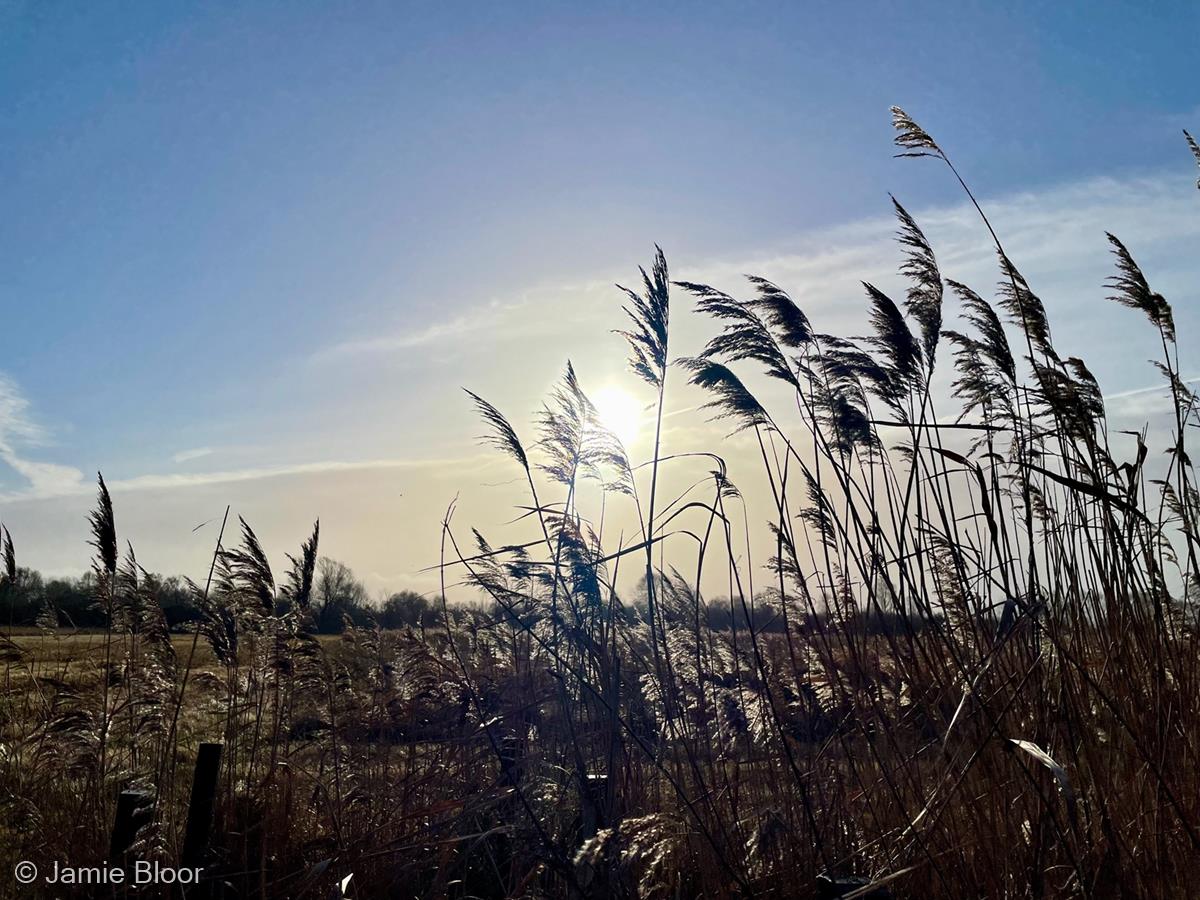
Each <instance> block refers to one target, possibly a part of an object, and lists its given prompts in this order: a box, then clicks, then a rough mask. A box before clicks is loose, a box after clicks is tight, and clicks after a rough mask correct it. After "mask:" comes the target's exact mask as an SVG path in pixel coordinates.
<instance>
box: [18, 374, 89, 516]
mask: <svg viewBox="0 0 1200 900" xmlns="http://www.w3.org/2000/svg"><path fill="white" fill-rule="evenodd" d="M44 440H45V432H44V430H43V429H42V428H41V427H40V426H39V425H37V423H35V422H34V421H33V419H32V418H31V417H30V414H29V401H28V400H27V399H26V397H25V395H24V394H23V393H22V392H21V390H20V388H19V387H18V386H17V383H16V382H15V381H13V380H12V379H11V378H10V377H9V376H7V375H4V374H2V373H0V460H3V461H4V463H5V464H6V465H7V466H8V467H9V468H10V469H12V470H13V471H14V472H16V473H17V474H18V475H20V476H21V477H22V478H23V479H25V481H26V482H27V485H28V486H27V489H26V490H27V492H28V493H33V494H37V495H40V496H58V495H61V494H65V493H71V492H72V491H75V490H77V489H78V488H79V487H80V486H81V485H83V484H84V480H83V472H81V471H80V470H79V469H76V468H73V467H72V466H64V465H59V464H58V463H50V462H42V461H38V460H34V459H30V458H29V457H28V455H27V453H28V448H30V447H36V446H39V445H41V444H42V443H43V442H44Z"/></svg>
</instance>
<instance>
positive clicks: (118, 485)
mask: <svg viewBox="0 0 1200 900" xmlns="http://www.w3.org/2000/svg"><path fill="white" fill-rule="evenodd" d="M491 458H492V457H491V456H490V455H488V454H478V455H475V456H467V457H459V458H447V457H438V458H431V459H400V458H397V459H368V460H357V461H344V460H326V461H322V462H313V463H299V464H296V465H286V466H261V467H257V468H246V469H232V470H228V471H223V472H205V473H196V474H171V475H138V476H134V477H132V478H116V479H112V480H107V483H108V487H109V489H110V490H112V491H116V490H122V491H149V490H165V489H182V488H194V487H207V486H209V485H214V484H232V483H236V482H240V481H259V480H262V479H266V478H282V477H286V476H291V475H312V474H331V473H336V472H356V471H362V470H365V469H438V468H442V467H446V468H453V467H458V466H467V465H472V464H474V465H478V464H481V463H483V462H485V461H487V460H490V459H491ZM72 471H74V472H76V473H77V474H79V480H78V483H71V484H69V485H67V484H64V485H63V486H62V487H61V488H59V489H54V490H45V491H38V490H35V489H34V488H33V487H32V486H31V488H30V489H29V490H27V491H22V492H17V493H10V494H4V495H0V500H2V501H7V502H18V501H23V500H49V499H54V498H58V497H67V496H78V495H85V494H90V493H91V492H92V491H94V490H95V487H94V485H92V484H91V483H89V482H85V481H83V478H82V473H79V472H78V470H72Z"/></svg>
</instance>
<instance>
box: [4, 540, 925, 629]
mask: <svg viewBox="0 0 1200 900" xmlns="http://www.w3.org/2000/svg"><path fill="white" fill-rule="evenodd" d="M147 582H148V584H149V585H150V586H151V588H152V590H154V592H155V593H156V594H157V596H158V603H159V606H161V607H162V610H163V614H164V615H165V616H166V620H167V627H168V628H170V629H172V630H174V631H182V630H186V629H187V626H188V624H189V623H190V622H192V621H195V620H197V619H199V617H200V614H199V611H198V610H197V608H196V604H195V601H194V599H193V597H192V594H191V591H190V590H189V589H188V587H187V583H186V581H185V579H183V578H182V577H180V576H178V575H158V574H150V575H147ZM312 609H313V613H314V622H315V626H316V630H317V632H318V633H320V634H339V633H341V632H342V631H343V630H344V629H345V627H346V623H347V622H349V623H350V624H352V625H355V626H358V627H363V626H368V625H378V626H379V627H381V628H392V629H394V628H413V629H415V630H419V631H424V630H425V629H428V628H434V627H441V626H442V625H443V620H442V610H441V604H440V602H439V601H437V600H436V598H434V599H431V598H429V597H426V596H424V595H422V594H419V593H417V592H416V591H410V590H404V591H397V592H395V593H393V594H391V595H389V596H388V597H386V598H383V599H381V600H372V599H371V597H370V595H369V594H368V592H367V589H366V587H365V586H364V585H363V583H362V582H361V581H360V580H359V579H358V578H357V576H355V574H354V572H353V570H352V569H351V568H350V567H349V566H347V565H346V564H345V563H342V562H339V561H337V560H335V559H330V558H329V557H321V559H320V560H319V561H318V563H317V577H316V583H315V585H314V588H313V599H312ZM475 609H476V610H477V611H478V612H480V613H482V614H483V615H485V616H488V617H491V618H494V619H503V618H505V617H506V615H507V614H506V613H505V612H504V610H503V609H501V608H500V607H499V606H498V605H495V606H493V605H491V604H484V605H482V606H476V607H475ZM618 609H619V611H620V612H619V613H618V614H619V615H623V616H625V617H626V618H628V619H630V620H634V619H639V618H640V619H643V620H644V619H645V618H646V616H647V615H648V612H647V603H646V589H645V586H644V585H639V588H638V589H637V590H636V591H635V593H634V597H633V598H632V600H631V601H630V602H628V603H626V604H624V605H622V606H620V607H618ZM660 614H662V615H664V616H665V617H666V618H667V619H668V620H670V621H674V620H679V621H683V620H684V619H687V620H688V621H689V622H690V621H691V619H692V617H693V616H694V612H681V611H679V610H667V611H665V612H662V613H660ZM700 616H701V618H702V620H703V621H704V623H705V624H706V625H707V626H708V627H709V628H711V629H714V630H717V631H728V630H730V629H737V630H739V631H744V630H747V629H749V628H753V629H754V631H755V632H757V633H760V634H771V633H782V632H783V631H784V626H785V622H787V621H788V620H787V619H785V617H784V616H783V615H782V614H781V611H780V608H779V604H778V603H777V602H774V601H773V600H772V598H770V597H760V598H756V600H755V602H754V603H753V604H750V605H749V606H748V607H745V608H743V607H742V605H741V604H740V603H738V604H730V602H729V599H728V598H726V597H717V598H714V599H712V600H710V601H701V607H700ZM55 624H57V625H58V626H59V627H65V628H103V627H104V625H105V622H104V612H103V604H102V603H100V602H98V599H97V596H96V579H95V577H94V576H93V575H92V573H91V572H87V573H85V574H83V575H81V576H79V577H77V578H71V577H65V578H64V577H55V578H47V577H45V576H43V575H42V574H41V573H40V572H38V571H36V570H34V569H28V568H24V567H22V568H18V569H17V572H16V577H15V578H14V579H5V580H4V581H3V582H0V627H4V626H21V627H28V626H34V625H38V626H41V627H53V626H54V625H55ZM790 624H791V626H792V627H793V628H801V629H803V628H805V627H808V626H811V625H812V624H813V621H812V617H811V616H808V615H805V616H800V617H799V619H798V620H797V618H796V617H795V616H794V615H793V619H792V620H791V623H790ZM909 624H910V627H911V625H912V624H913V623H911V622H910V623H909ZM861 626H862V627H863V628H865V629H866V630H867V631H868V632H871V633H880V632H890V633H899V632H900V631H901V630H903V623H901V622H900V619H899V617H898V616H896V615H894V614H892V613H888V612H879V611H875V612H871V613H867V614H865V615H863V616H862V618H861Z"/></svg>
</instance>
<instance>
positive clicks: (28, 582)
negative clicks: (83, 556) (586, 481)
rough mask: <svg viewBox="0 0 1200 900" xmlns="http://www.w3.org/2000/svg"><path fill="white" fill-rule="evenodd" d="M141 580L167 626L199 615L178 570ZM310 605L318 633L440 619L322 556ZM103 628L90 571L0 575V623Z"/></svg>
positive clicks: (420, 601) (430, 607)
mask: <svg viewBox="0 0 1200 900" xmlns="http://www.w3.org/2000/svg"><path fill="white" fill-rule="evenodd" d="M146 581H147V583H148V584H149V586H150V587H151V590H153V591H154V593H155V594H156V595H157V597H158V604H159V606H161V607H162V610H163V614H164V616H165V617H166V620H167V626H168V627H169V628H170V629H172V630H176V631H180V630H186V629H187V627H188V624H189V623H190V622H193V621H196V620H198V619H199V617H200V613H199V610H198V609H197V608H196V603H195V600H194V598H193V597H192V593H191V591H190V590H189V589H188V586H187V582H186V580H185V579H184V578H182V577H181V576H178V575H162V574H148V575H147V576H146ZM312 608H313V612H314V620H315V624H316V629H317V631H318V632H320V633H322V634H337V633H339V632H341V631H342V630H343V629H344V628H345V626H346V622H347V621H349V622H350V623H352V624H353V625H356V626H365V625H369V624H372V623H377V624H378V625H379V626H380V627H383V628H404V627H405V626H409V627H412V628H427V627H431V626H432V625H434V624H436V622H438V621H439V620H440V611H439V609H440V607H438V606H437V605H435V604H434V603H433V602H432V601H430V600H429V599H428V598H426V597H424V596H422V595H421V594H418V593H417V592H415V591H398V592H396V593H393V594H391V595H390V596H388V597H387V598H386V599H383V600H382V601H372V600H371V598H370V596H369V594H368V592H367V589H366V587H365V586H364V585H363V583H362V582H361V581H360V580H359V579H358V578H357V577H356V576H355V574H354V572H353V571H352V570H351V569H350V567H349V566H347V565H345V564H344V563H341V562H338V561H337V560H335V559H330V558H328V557H322V558H321V559H320V561H319V562H318V564H317V578H316V583H315V585H314V589H313V599H312ZM34 625H38V626H41V627H53V626H55V625H57V626H58V627H62V628H103V627H104V625H105V621H104V607H103V604H102V603H101V602H99V599H98V597H97V595H96V578H95V576H94V575H93V574H92V573H91V572H85V573H84V574H83V575H81V576H78V577H70V576H67V577H47V576H44V575H42V573H41V572H38V571H37V570H36V569H29V568H25V567H20V568H18V569H17V570H16V577H15V578H12V579H8V578H5V579H0V627H9V626H21V627H29V626H34Z"/></svg>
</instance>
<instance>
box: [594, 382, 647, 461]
mask: <svg viewBox="0 0 1200 900" xmlns="http://www.w3.org/2000/svg"><path fill="white" fill-rule="evenodd" d="M592 403H593V405H595V407H596V413H597V415H598V416H599V417H600V424H602V425H603V426H604V427H605V428H607V429H608V430H609V431H611V432H612V433H613V434H615V435H616V436H617V439H618V440H620V442H621V443H622V444H624V445H625V446H626V447H628V446H629V445H630V444H631V443H633V441H634V440H636V439H637V436H638V433H639V432H640V431H641V429H642V418H643V415H644V413H645V409H644V406H643V404H642V403H641V402H639V401H638V399H637V398H636V397H634V396H633V394H631V393H629V391H627V390H625V389H624V388H619V387H616V386H615V385H609V386H607V387H602V388H601V389H600V390H598V391H597V392H596V393H595V394H594V395H593V396H592Z"/></svg>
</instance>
